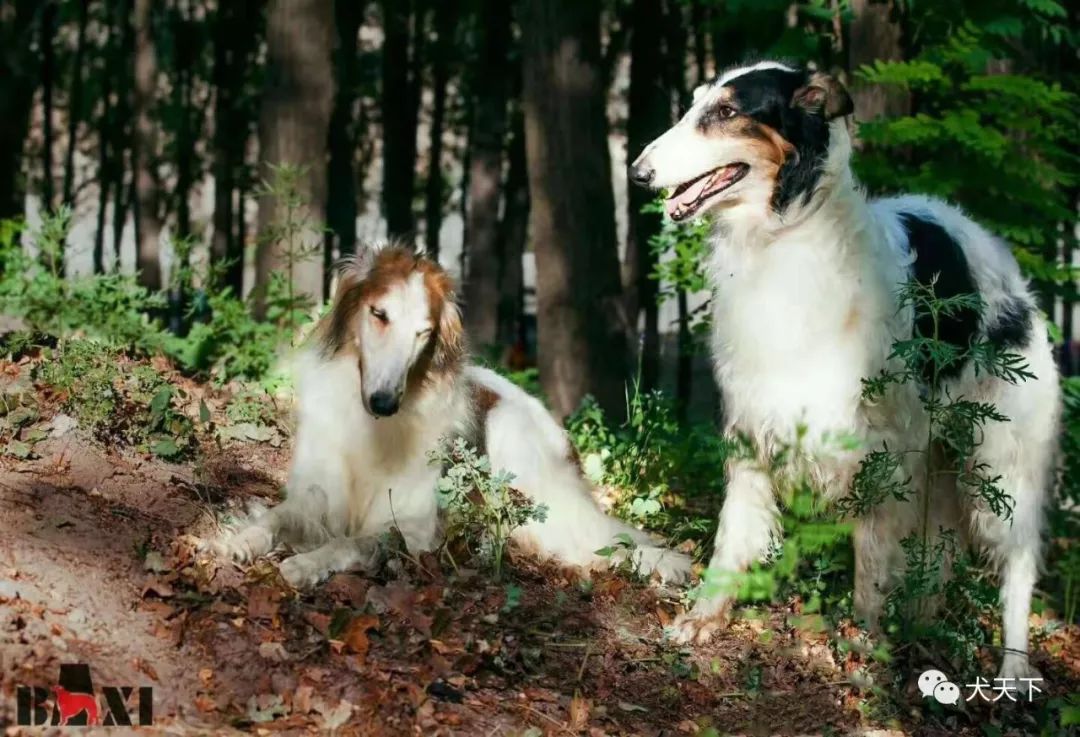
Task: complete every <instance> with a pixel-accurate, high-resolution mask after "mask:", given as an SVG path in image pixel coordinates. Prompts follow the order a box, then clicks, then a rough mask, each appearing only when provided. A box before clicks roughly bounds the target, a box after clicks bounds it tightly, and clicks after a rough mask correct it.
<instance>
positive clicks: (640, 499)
mask: <svg viewBox="0 0 1080 737" xmlns="http://www.w3.org/2000/svg"><path fill="white" fill-rule="evenodd" d="M626 406H627V412H626V417H627V419H626V421H625V422H624V423H623V424H622V425H620V426H618V427H613V426H612V425H611V424H610V423H609V421H608V419H607V418H606V416H605V415H604V412H603V410H602V409H600V407H599V405H597V403H596V401H595V400H594V399H592V397H586V398H585V400H584V401H583V402H582V404H581V407H580V408H579V409H578V410H577V412H575V413H574V414H573V415H572V416H571V417H570V418H568V419H567V422H566V426H567V430H568V432H569V433H570V437H571V439H572V441H573V443H574V446H575V447H576V448H577V450H578V453H579V454H580V456H581V463H582V466H583V468H584V471H585V474H586V476H587V477H588V478H589V480H590V481H592V482H593V483H595V484H599V485H602V486H608V487H612V488H614V489H615V490H616V491H617V493H618V497H617V501H616V506H615V511H616V513H617V514H619V515H620V516H623V517H626V518H627V519H631V520H634V521H637V522H648V523H649V524H650V525H653V526H659V527H661V528H663V529H666V530H668V531H669V532H674V531H675V529H674V525H675V524H676V522H677V521H678V518H677V517H676V516H673V514H672V512H673V510H671V509H669V508H668V506H669V504H668V503H669V501H671V497H672V495H673V492H675V491H681V492H683V493H686V494H692V495H699V496H702V497H712V498H713V499H716V498H717V497H718V496H719V492H720V491H721V489H722V488H723V474H722V472H721V471H720V469H722V468H723V467H724V463H725V460H726V458H727V455H728V452H729V447H728V445H727V444H726V443H725V442H724V441H723V439H722V438H720V436H719V435H718V433H717V432H716V430H715V429H714V428H712V427H711V426H695V427H692V428H684V427H681V426H680V425H679V423H678V422H677V421H676V420H675V417H674V413H673V410H672V406H671V402H670V400H669V399H668V398H666V397H665V396H664V395H663V394H662V393H661V392H659V391H655V390H654V391H652V392H642V391H641V390H640V387H638V386H637V385H635V386H634V387H633V390H632V392H631V393H630V394H629V395H628V396H627V405H626ZM700 531H701V530H700V529H698V532H700ZM683 532H684V533H686V532H690V530H683Z"/></svg>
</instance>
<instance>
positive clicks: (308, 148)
mask: <svg viewBox="0 0 1080 737" xmlns="http://www.w3.org/2000/svg"><path fill="white" fill-rule="evenodd" d="M333 36H334V13H333V7H332V6H331V4H330V3H328V2H325V0H271V1H270V5H269V10H268V15H267V25H266V43H267V62H266V63H267V69H266V89H265V90H264V92H263V100H262V108H261V110H260V114H259V143H260V146H261V155H262V160H263V163H264V164H265V165H266V166H267V167H269V166H270V165H275V166H280V165H291V166H295V167H299V168H302V169H303V171H304V176H302V177H300V181H299V192H298V194H299V196H300V199H301V202H302V205H301V208H300V213H299V216H300V217H301V218H303V219H305V220H307V221H309V222H310V223H311V224H312V225H313V226H314V227H315V228H318V227H319V226H320V225H321V223H322V222H323V219H324V217H325V215H326V180H327V176H326V170H327V167H326V140H327V135H328V132H329V127H330V109H331V107H332V104H333V98H334V74H333V63H332V59H331V56H332V51H333V48H334V38H333ZM264 176H266V177H267V178H269V177H270V171H269V169H267V170H266V171H265V173H264ZM279 204H280V203H278V201H277V198H275V197H271V196H264V197H262V198H261V199H260V200H259V231H260V232H266V231H267V229H268V228H269V227H270V226H272V225H274V224H276V223H278V222H279V221H280V216H281V212H280V209H279ZM298 240H299V244H298V247H299V250H300V252H302V253H304V254H311V255H312V257H310V258H301V259H300V260H299V262H297V263H295V265H294V268H293V275H292V276H293V286H294V287H295V289H296V292H297V293H299V294H304V295H307V296H308V297H310V298H311V299H313V300H315V301H316V302H321V301H322V298H323V258H322V256H321V255H319V256H317V257H315V256H314V254H321V249H322V248H324V247H325V243H324V239H323V236H322V233H321V232H315V231H312V230H309V231H305V232H304V233H303V234H302V235H301V236H300V237H299V239H298ZM284 249H285V244H279V243H274V242H271V241H261V242H260V243H259V246H258V250H257V251H256V258H255V297H256V303H255V305H256V312H257V314H258V315H259V317H265V314H266V301H265V297H266V287H267V285H268V284H269V282H270V276H271V274H272V273H274V272H275V271H280V270H281V269H282V268H283V266H284V265H285V261H286V257H287V256H288V254H286V253H285V252H284Z"/></svg>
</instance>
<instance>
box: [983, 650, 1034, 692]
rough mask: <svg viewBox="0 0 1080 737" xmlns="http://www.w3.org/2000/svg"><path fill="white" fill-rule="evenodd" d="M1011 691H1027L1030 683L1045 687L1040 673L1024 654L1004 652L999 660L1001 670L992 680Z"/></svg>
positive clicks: (1030, 685)
mask: <svg viewBox="0 0 1080 737" xmlns="http://www.w3.org/2000/svg"><path fill="white" fill-rule="evenodd" d="M994 682H995V683H996V684H1000V685H1001V686H1002V687H1003V688H1005V689H1007V690H1009V691H1011V692H1013V693H1020V694H1024V693H1028V691H1029V690H1030V689H1031V687H1032V685H1035V686H1036V687H1038V688H1039V689H1040V690H1044V689H1045V684H1044V683H1043V677H1042V674H1041V673H1039V671H1038V669H1036V668H1035V666H1033V665H1032V664H1031V663H1030V662H1028V656H1027V655H1026V654H1024V655H1021V654H1020V653H1018V652H1006V653H1005V658H1004V660H1002V661H1001V670H999V671H998V674H997V678H996V679H995V681H994Z"/></svg>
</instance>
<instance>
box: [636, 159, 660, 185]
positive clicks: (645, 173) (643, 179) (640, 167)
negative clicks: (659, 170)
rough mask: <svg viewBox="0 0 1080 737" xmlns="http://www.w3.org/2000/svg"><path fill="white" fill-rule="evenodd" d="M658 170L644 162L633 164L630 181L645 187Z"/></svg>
mask: <svg viewBox="0 0 1080 737" xmlns="http://www.w3.org/2000/svg"><path fill="white" fill-rule="evenodd" d="M655 176H656V172H655V171H654V170H653V168H652V167H650V166H645V165H644V164H632V165H631V166H630V181H631V182H633V183H634V184H640V185H642V186H643V187H644V186H647V185H648V184H649V183H650V182H652V180H653V177H655Z"/></svg>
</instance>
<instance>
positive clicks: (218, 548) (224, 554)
mask: <svg viewBox="0 0 1080 737" xmlns="http://www.w3.org/2000/svg"><path fill="white" fill-rule="evenodd" d="M201 547H202V548H203V549H205V550H209V551H210V552H212V553H213V554H214V555H216V556H218V557H219V558H226V559H228V560H235V561H236V562H238V563H250V562H251V561H253V560H255V559H256V558H258V557H259V556H261V555H266V554H267V553H269V552H270V550H271V548H273V547H274V538H273V536H272V535H271V534H270V532H269V531H268V530H266V529H265V528H262V527H258V526H255V525H252V526H251V527H245V528H244V529H242V530H239V531H237V532H233V533H230V534H227V535H225V536H223V537H220V538H218V539H216V540H207V541H205V542H204V543H203V544H202V546H201Z"/></svg>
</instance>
